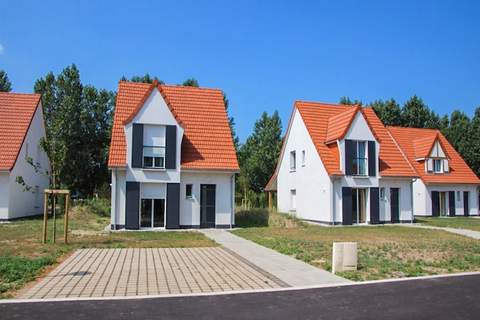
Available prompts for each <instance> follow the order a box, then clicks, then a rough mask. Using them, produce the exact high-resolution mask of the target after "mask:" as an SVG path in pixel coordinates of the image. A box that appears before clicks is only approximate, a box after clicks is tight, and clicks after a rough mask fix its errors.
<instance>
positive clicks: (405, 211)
mask: <svg viewBox="0 0 480 320" xmlns="http://www.w3.org/2000/svg"><path fill="white" fill-rule="evenodd" d="M379 187H380V188H385V199H383V200H382V199H380V221H385V222H390V221H391V211H390V205H391V203H390V188H399V189H400V190H399V192H398V199H399V211H400V215H399V219H400V221H411V220H412V183H411V179H400V178H382V179H380V182H379Z"/></svg>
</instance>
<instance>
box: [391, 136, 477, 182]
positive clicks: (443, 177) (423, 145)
mask: <svg viewBox="0 0 480 320" xmlns="http://www.w3.org/2000/svg"><path fill="white" fill-rule="evenodd" d="M388 130H389V132H391V134H392V135H393V137H394V138H395V140H396V141H397V142H398V144H399V145H400V147H401V148H402V150H403V152H404V153H405V154H406V156H407V158H408V160H409V161H410V163H411V164H412V166H413V167H414V168H415V170H416V172H417V174H418V175H419V176H420V178H422V180H423V181H424V182H425V183H426V184H436V183H440V184H442V183H445V184H447V183H473V184H480V179H479V178H478V177H477V176H476V175H475V173H474V172H473V171H472V170H471V169H470V167H469V166H468V165H467V164H466V163H465V161H464V160H463V158H462V157H461V156H460V155H459V154H458V153H457V151H456V150H455V149H454V148H453V146H452V145H451V144H450V143H449V142H448V140H447V139H446V138H445V136H444V135H443V134H442V133H441V132H440V131H438V130H434V129H419V128H402V127H388ZM437 139H438V140H439V142H440V144H441V146H442V148H443V150H444V151H445V153H446V154H447V155H448V157H449V169H450V172H449V173H443V174H435V173H427V172H425V162H424V161H423V160H419V161H417V159H419V158H423V157H424V156H425V155H428V154H429V153H430V150H431V147H432V145H433V143H434V142H435V141H436V140H437ZM425 151H426V152H425ZM419 154H421V155H423V156H422V157H418V155H419Z"/></svg>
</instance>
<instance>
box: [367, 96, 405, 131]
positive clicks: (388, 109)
mask: <svg viewBox="0 0 480 320" xmlns="http://www.w3.org/2000/svg"><path fill="white" fill-rule="evenodd" d="M370 105H371V106H372V108H373V110H374V111H375V113H376V115H377V116H378V117H379V118H380V120H381V121H382V122H383V124H384V125H386V126H399V125H401V124H402V118H401V109H400V106H399V105H398V103H397V102H396V101H395V99H393V98H392V99H389V100H386V101H383V100H375V101H374V102H372V103H371V104H370Z"/></svg>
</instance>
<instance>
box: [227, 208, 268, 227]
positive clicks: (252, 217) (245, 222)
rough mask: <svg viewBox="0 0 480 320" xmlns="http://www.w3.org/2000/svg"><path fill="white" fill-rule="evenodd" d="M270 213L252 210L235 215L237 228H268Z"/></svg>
mask: <svg viewBox="0 0 480 320" xmlns="http://www.w3.org/2000/svg"><path fill="white" fill-rule="evenodd" d="M268 219H269V212H268V210H267V209H250V210H243V211H238V212H237V213H236V214H235V226H237V227H242V228H251V227H267V226H268Z"/></svg>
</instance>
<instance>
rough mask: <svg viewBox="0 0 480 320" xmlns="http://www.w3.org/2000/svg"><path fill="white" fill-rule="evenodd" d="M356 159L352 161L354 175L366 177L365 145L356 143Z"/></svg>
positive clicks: (364, 143) (363, 142) (360, 142)
mask: <svg viewBox="0 0 480 320" xmlns="http://www.w3.org/2000/svg"><path fill="white" fill-rule="evenodd" d="M357 155H358V156H357V157H356V158H355V159H353V170H354V174H357V175H359V176H366V175H367V160H368V159H367V143H366V142H365V141H357Z"/></svg>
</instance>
